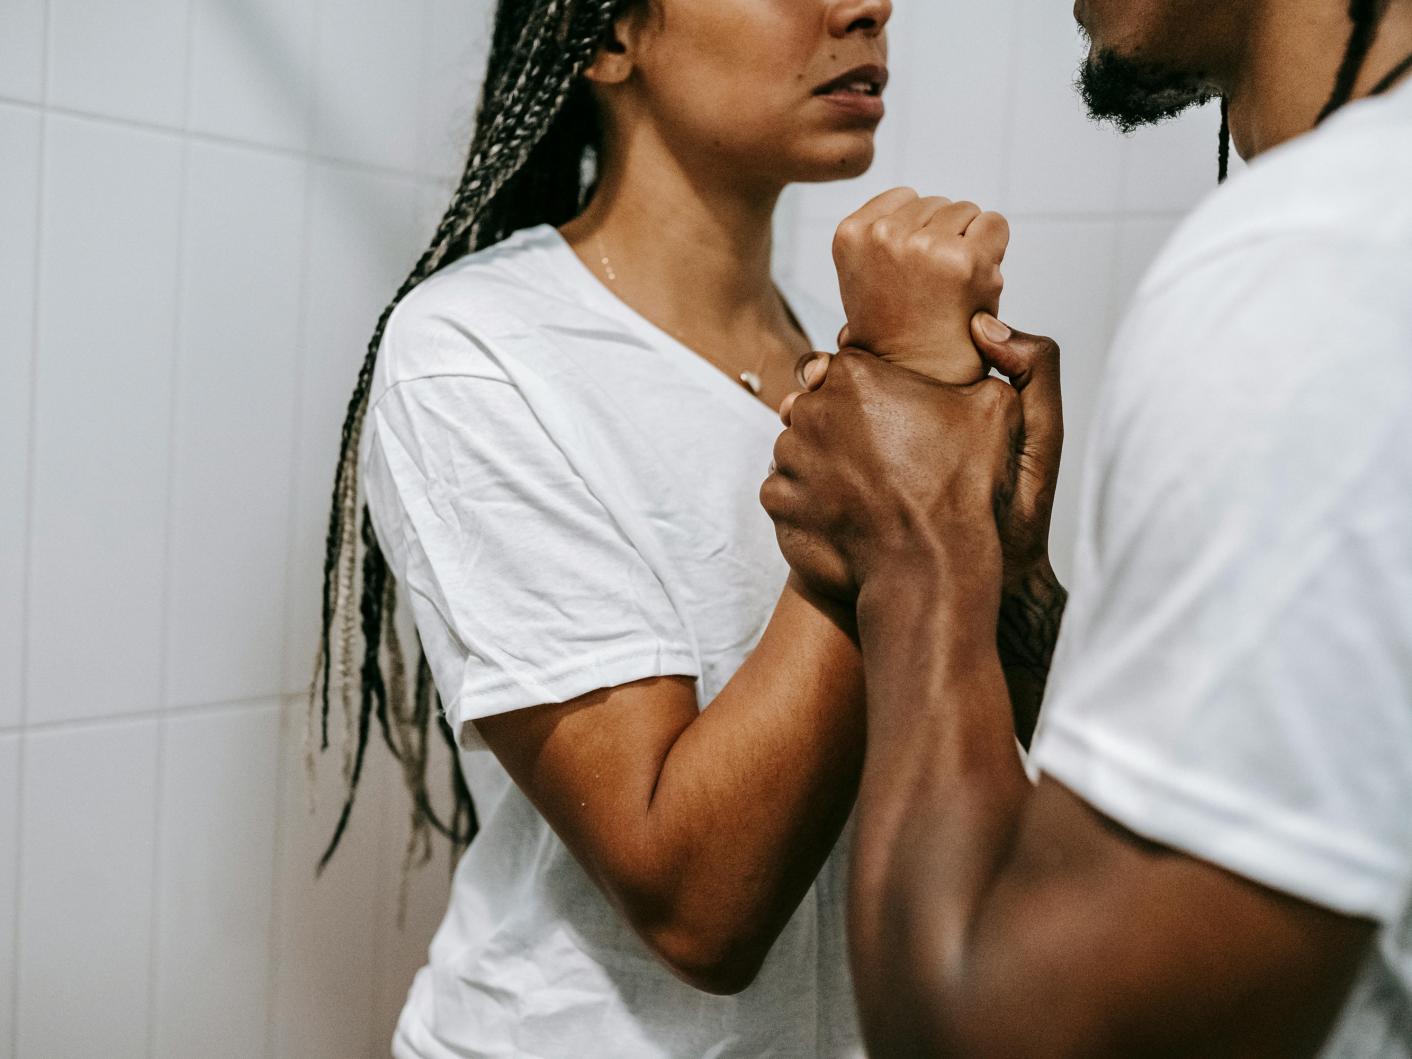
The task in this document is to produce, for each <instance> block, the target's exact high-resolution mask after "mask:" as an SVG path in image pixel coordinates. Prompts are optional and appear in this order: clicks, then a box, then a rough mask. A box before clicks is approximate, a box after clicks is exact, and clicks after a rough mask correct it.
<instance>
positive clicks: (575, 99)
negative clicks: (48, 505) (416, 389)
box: [307, 0, 641, 870]
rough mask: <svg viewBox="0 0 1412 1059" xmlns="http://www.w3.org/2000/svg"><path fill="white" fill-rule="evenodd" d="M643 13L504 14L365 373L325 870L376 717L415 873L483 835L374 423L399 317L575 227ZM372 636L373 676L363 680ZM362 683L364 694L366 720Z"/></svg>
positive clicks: (336, 500)
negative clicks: (533, 232) (442, 805)
mask: <svg viewBox="0 0 1412 1059" xmlns="http://www.w3.org/2000/svg"><path fill="white" fill-rule="evenodd" d="M638 2H641V0H501V2H500V4H499V9H498V11H497V15H496V21H495V27H494V30H493V34H492V48H491V56H490V60H489V62H488V64H487V71H486V77H485V82H484V84H485V87H484V89H483V92H482V97H481V104H480V108H479V112H478V114H477V119H476V131H475V134H474V136H473V138H472V141H471V146H470V148H469V150H468V152H467V156H468V157H467V163H466V166H465V168H464V170H463V172H462V176H461V179H460V181H459V182H458V184H457V187H456V189H455V191H454V192H453V194H452V196H451V200H450V202H449V204H448V206H447V209H446V211H445V212H444V214H443V215H442V217H441V219H440V221H439V222H438V224H437V226H436V230H435V232H434V234H433V236H432V239H431V242H430V245H429V246H428V247H427V248H426V249H425V250H424V251H423V253H422V254H421V256H420V257H419V258H418V260H417V262H416V264H415V266H414V267H413V268H412V270H411V273H410V274H409V275H408V276H407V277H406V279H405V280H404V281H403V282H402V284H401V285H400V286H399V288H398V290H397V292H396V294H395V295H394V296H393V298H392V301H391V302H390V303H389V304H388V305H387V306H386V308H385V309H384V310H383V312H382V314H381V315H380V317H379V319H378V321H377V325H376V327H375V328H374V330H373V334H372V337H371V339H370V341H369V343H368V346H367V350H366V352H365V355H364V359H363V362H362V364H361V365H360V366H359V370H358V374H357V378H356V381H355V384H354V387H353V393H352V394H351V396H350V398H349V401H348V405H347V410H346V413H345V416H344V421H343V425H342V431H341V437H340V447H339V458H338V461H337V464H336V467H335V474H334V485H333V492H332V497H331V504H330V515H329V524H328V533H327V536H326V538H325V555H324V571H323V591H322V624H321V632H320V640H319V650H318V657H317V659H316V664H315V673H314V681H313V685H312V686H311V689H310V726H309V740H308V743H307V746H308V747H309V750H310V754H311V755H312V746H313V731H314V720H315V718H316V717H317V719H318V721H319V724H318V731H319V735H320V740H319V741H320V746H321V748H322V749H327V748H328V745H329V733H328V729H329V713H330V706H331V700H332V698H333V694H334V689H333V687H332V685H333V684H334V683H335V682H337V684H338V692H337V694H338V696H339V699H340V703H341V705H342V708H343V713H344V728H345V740H344V743H345V745H344V773H345V778H346V781H347V788H348V789H347V797H346V799H345V802H344V805H343V810H342V813H341V814H340V817H339V821H338V824H337V826H336V828H335V831H334V836H333V839H332V841H331V842H330V844H329V846H328V849H327V850H326V851H325V853H324V856H323V858H322V859H321V861H320V869H321V870H322V866H323V865H324V864H327V862H328V860H329V858H330V857H332V855H333V853H334V851H335V850H336V849H337V847H338V844H339V842H340V841H341V839H342V836H343V834H344V832H345V830H346V828H347V825H348V821H349V818H350V816H351V812H352V807H353V804H354V794H355V791H356V788H357V786H358V782H359V779H360V778H361V776H362V771H363V763H364V759H365V754H366V750H367V744H368V742H369V736H370V734H371V726H372V720H373V718H374V717H376V718H377V721H378V723H379V726H380V728H381V731H382V738H383V742H384V743H385V744H386V745H387V747H388V749H389V750H390V751H391V752H392V754H393V756H394V757H395V758H397V759H398V760H399V761H400V763H401V765H402V770H403V777H404V780H405V781H406V784H407V787H408V789H409V791H410V792H411V794H412V803H413V804H412V810H411V834H410V835H409V840H408V846H407V858H408V864H409V865H410V864H411V863H412V862H413V860H414V859H415V858H416V856H418V855H420V856H421V859H422V862H425V860H426V859H427V858H429V857H430V855H431V844H430V843H431V834H432V832H433V831H434V832H437V833H440V834H442V835H445V836H446V837H447V838H449V839H450V841H451V843H452V846H453V849H454V851H455V852H457V853H459V852H460V851H461V850H462V849H464V848H465V846H466V845H467V844H468V843H469V842H470V840H471V838H473V837H474V835H475V832H476V828H477V821H476V815H475V808H474V805H473V804H472V802H471V799H470V792H469V790H468V788H467V786H466V781H465V776H464V774H463V772H462V770H461V764H460V760H459V756H458V753H457V747H456V739H455V735H454V733H453V732H452V731H451V728H450V725H449V724H448V723H447V721H446V718H445V716H444V713H443V711H442V709H441V702H440V698H439V696H438V695H437V694H436V689H435V685H434V683H433V681H432V676H431V670H430V667H429V665H428V663H427V659H426V654H425V651H424V650H422V649H421V645H420V643H419V644H418V660H417V674H416V680H415V687H414V689H413V691H412V696H411V700H410V706H409V705H408V696H407V687H406V683H407V680H406V670H405V663H404V661H403V655H402V649H401V644H400V643H399V642H398V639H397V634H396V631H395V615H396V593H395V581H394V579H393V577H392V575H391V571H390V569H389V567H388V565H387V561H386V558H385V557H384V555H383V553H382V551H381V549H380V548H379V546H378V543H377V540H376V535H375V533H374V532H373V529H372V525H371V520H370V516H369V514H368V512H367V508H366V506H365V505H360V504H359V482H358V477H359V468H358V457H359V446H360V440H361V435H362V430H363V421H364V418H365V417H366V414H367V411H368V401H369V394H370V392H371V390H372V382H373V373H374V368H375V365H376V361H377V356H378V352H379V350H380V349H381V346H382V342H383V338H384V336H385V334H386V331H387V327H388V325H389V322H390V320H391V317H392V315H393V313H394V311H395V310H396V308H397V306H398V305H399V304H401V302H402V300H403V299H404V298H405V297H406V296H407V295H408V294H410V293H411V291H412V290H413V289H415V288H416V287H417V286H418V285H419V284H420V283H421V282H423V281H424V280H426V279H427V278H429V277H430V276H432V275H434V274H435V273H436V272H438V271H439V270H440V269H442V268H444V267H445V266H446V265H447V264H448V263H449V262H451V261H454V260H457V259H459V258H460V257H462V256H464V255H466V254H468V253H474V252H476V251H477V250H480V249H482V248H484V247H485V246H489V245H491V244H492V243H495V242H498V241H500V240H501V239H503V238H504V237H505V236H506V235H508V234H510V233H511V232H513V231H515V230H517V229H519V228H522V227H526V226H528V225H530V224H533V223H555V224H558V223H563V222H564V221H566V220H568V219H570V218H571V217H572V216H573V215H574V214H575V213H576V212H577V211H578V209H579V208H580V207H581V204H582V201H583V197H584V194H583V193H584V187H583V182H582V171H583V163H584V158H585V155H586V153H587V152H588V151H589V150H591V149H594V148H595V147H596V146H597V135H598V127H597V115H596V113H595V112H594V110H593V107H592V101H591V98H590V97H589V95H588V92H587V89H586V86H584V85H582V83H581V82H580V81H579V76H580V74H581V73H582V72H583V69H584V67H585V66H586V65H587V63H588V62H589V61H590V60H591V59H592V57H593V55H594V54H595V52H596V50H597V48H598V47H599V45H600V44H601V42H602V40H603V39H604V37H605V35H606V34H607V32H608V30H609V27H610V26H611V24H612V20H613V19H614V18H615V17H616V16H617V15H618V14H619V13H620V12H621V11H622V10H624V9H625V8H626V7H628V6H629V5H630V4H632V3H638ZM360 515H361V523H362V525H361V532H359V529H360V527H359V522H360ZM360 546H361V552H362V562H361V564H360V563H359V561H358V556H359V551H360ZM360 572H361V575H362V576H361V580H360V579H359V577H358V575H359V573H360ZM355 596H356V597H357V604H356V605H355ZM360 616H361V620H360ZM335 630H336V632H335ZM360 635H361V637H362V641H361V646H362V651H361V664H360V665H356V666H355V663H354V655H355V652H356V651H357V647H358V645H359V640H358V637H359V636H360ZM355 670H356V672H357V677H358V680H359V693H358V696H357V708H356V710H355V708H354V704H353V695H354V692H353V687H352V686H353V682H354V679H355V677H354V673H355ZM355 715H356V716H355ZM432 724H435V725H436V726H437V729H438V732H439V733H440V735H441V741H442V742H443V743H445V745H446V747H447V750H448V752H449V753H450V755H451V761H452V797H453V803H452V804H453V808H452V815H451V818H450V820H449V821H444V820H442V819H441V818H440V817H439V815H438V813H437V812H436V811H435V809H434V807H433V806H432V804H431V801H430V798H429V797H428V796H427V793H426V777H427V766H428V758H429V754H428V751H429V746H430V740H429V738H428V737H429V731H428V728H429V726H430V725H432Z"/></svg>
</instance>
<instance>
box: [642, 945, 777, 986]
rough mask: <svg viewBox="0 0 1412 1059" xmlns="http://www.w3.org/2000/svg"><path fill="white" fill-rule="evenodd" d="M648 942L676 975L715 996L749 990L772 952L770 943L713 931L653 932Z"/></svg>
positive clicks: (688, 983) (690, 984)
mask: <svg viewBox="0 0 1412 1059" xmlns="http://www.w3.org/2000/svg"><path fill="white" fill-rule="evenodd" d="M644 940H645V941H646V942H647V944H648V946H649V947H650V948H651V949H652V951H653V952H654V953H655V954H656V956H657V958H658V959H659V960H661V961H662V963H664V964H665V965H666V967H667V969H668V970H670V971H671V972H672V974H674V975H676V976H677V977H678V978H680V979H681V980H682V981H683V982H685V983H686V984H687V985H689V986H691V987H692V988H693V989H699V990H701V992H703V993H710V994H712V995H714V996H734V995H736V994H737V993H742V992H744V991H745V990H746V989H748V988H749V987H750V985H751V983H753V982H754V981H755V979H756V977H757V976H758V975H759V974H760V968H761V967H762V966H763V965H764V963H765V957H766V955H767V954H768V953H769V942H768V941H762V940H761V939H757V938H753V937H748V936H740V935H735V934H733V933H731V932H729V931H722V930H713V929H703V928H697V929H691V928H685V929H683V928H673V929H664V930H656V931H649V932H644Z"/></svg>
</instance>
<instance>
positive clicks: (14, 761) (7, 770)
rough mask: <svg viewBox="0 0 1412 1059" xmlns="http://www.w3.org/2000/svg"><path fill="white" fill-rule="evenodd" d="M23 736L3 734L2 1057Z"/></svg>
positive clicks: (9, 1029)
mask: <svg viewBox="0 0 1412 1059" xmlns="http://www.w3.org/2000/svg"><path fill="white" fill-rule="evenodd" d="M19 866H20V737H19V736H17V735H0V1059H14V1055H15V1035H14V1033H13V1029H14V1025H15V928H16V925H17V918H16V914H17V913H18V911H19V904H18V896H19Z"/></svg>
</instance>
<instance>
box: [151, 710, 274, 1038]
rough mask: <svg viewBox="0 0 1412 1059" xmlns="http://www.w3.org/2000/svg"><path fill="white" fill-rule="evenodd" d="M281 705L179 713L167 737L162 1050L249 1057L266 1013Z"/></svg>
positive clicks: (158, 1021)
mask: <svg viewBox="0 0 1412 1059" xmlns="http://www.w3.org/2000/svg"><path fill="white" fill-rule="evenodd" d="M279 735H280V706H279V703H278V702H273V703H269V704H266V705H256V706H252V707H250V708H247V709H227V710H220V711H218V712H203V713H200V714H196V715H188V716H184V717H179V718H173V719H172V720H171V721H169V722H168V724H167V730H166V737H165V739H164V740H163V743H162V758H163V771H162V788H163V797H162V804H161V825H160V842H161V857H160V863H159V875H158V890H157V896H158V902H157V921H156V937H157V942H156V943H157V964H156V968H157V971H156V983H155V989H156V996H155V1007H154V1019H153V1026H154V1028H155V1037H156V1040H155V1044H154V1047H153V1051H152V1054H153V1055H154V1056H157V1057H159V1059H190V1057H192V1056H201V1057H202V1059H226V1057H228V1059H248V1057H250V1056H258V1055H261V1054H263V1052H264V1049H265V1041H266V1026H267V1025H268V1024H269V1017H270V1006H271V999H272V997H271V992H270V981H269V966H270V959H271V937H272V934H271V930H272V926H273V894H274V872H275V829H276V821H277V820H279V818H280V806H279V799H278V792H279V786H278V780H279V766H280V753H279Z"/></svg>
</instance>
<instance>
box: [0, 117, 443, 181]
mask: <svg viewBox="0 0 1412 1059" xmlns="http://www.w3.org/2000/svg"><path fill="white" fill-rule="evenodd" d="M0 106H7V107H14V108H15V109H17V110H35V111H37V110H45V111H47V112H48V113H50V114H54V115H57V116H59V117H63V118H74V119H78V120H81V121H92V122H97V123H101V124H107V125H114V126H117V127H119V128H126V129H132V130H135V131H138V132H146V133H150V134H152V135H155V136H168V137H171V138H173V139H185V140H189V141H191V142H193V143H200V144H204V145H209V146H215V147H229V148H241V149H243V150H248V151H255V152H258V153H261V154H266V155H273V156H275V157H279V158H286V159H291V160H294V161H300V160H306V159H312V160H313V161H316V162H319V163H321V164H323V165H326V166H329V167H330V168H335V169H347V170H352V171H353V172H356V173H364V174H368V175H371V176H382V177H394V178H400V179H402V180H408V181H411V182H413V183H416V184H420V185H428V186H441V185H443V184H445V183H446V181H447V180H448V179H451V180H454V179H455V177H454V176H452V177H447V176H445V175H443V174H437V173H431V172H424V171H422V170H420V169H403V168H401V167H400V166H390V165H382V164H380V163H377V162H364V161H359V160H358V159H355V158H344V157H341V156H339V155H333V154H322V153H319V152H317V151H315V150H313V148H312V147H310V148H303V147H280V146H278V145H276V144H270V143H261V142H259V141H258V140H251V139H247V138H245V137H243V136H231V135H228V134H226V133H219V132H206V131H203V130H200V129H192V128H175V127H173V126H171V125H163V124H162V123H160V122H155V121H143V120H141V119H140V118H127V117H122V116H120V115H116V114H103V113H101V112H99V111H95V110H84V109H82V108H81V107H67V106H52V107H51V106H48V105H45V104H39V103H36V102H34V101H33V100H28V99H18V98H15V97H11V96H4V95H0Z"/></svg>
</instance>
